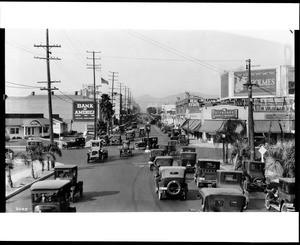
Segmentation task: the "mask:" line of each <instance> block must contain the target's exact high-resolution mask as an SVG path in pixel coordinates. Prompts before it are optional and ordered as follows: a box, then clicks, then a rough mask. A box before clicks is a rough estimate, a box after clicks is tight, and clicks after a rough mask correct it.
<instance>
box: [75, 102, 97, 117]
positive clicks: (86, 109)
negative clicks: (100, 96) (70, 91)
mask: <svg viewBox="0 0 300 245" xmlns="http://www.w3.org/2000/svg"><path fill="white" fill-rule="evenodd" d="M94 113H95V110H94V103H93V102H92V101H74V102H73V120H74V122H85V121H92V120H94Z"/></svg>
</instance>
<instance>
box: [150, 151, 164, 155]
mask: <svg viewBox="0 0 300 245" xmlns="http://www.w3.org/2000/svg"><path fill="white" fill-rule="evenodd" d="M163 154H164V152H163V151H153V152H151V156H163Z"/></svg>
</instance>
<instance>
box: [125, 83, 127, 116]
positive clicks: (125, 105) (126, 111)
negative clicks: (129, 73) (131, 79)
mask: <svg viewBox="0 0 300 245" xmlns="http://www.w3.org/2000/svg"><path fill="white" fill-rule="evenodd" d="M124 110H125V116H127V106H126V86H125V99H124Z"/></svg>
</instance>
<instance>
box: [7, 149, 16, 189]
mask: <svg viewBox="0 0 300 245" xmlns="http://www.w3.org/2000/svg"><path fill="white" fill-rule="evenodd" d="M13 158H14V152H13V151H12V150H10V149H8V150H6V153H5V170H6V172H7V180H8V183H9V186H10V187H11V188H13V186H14V184H13V181H12V178H11V170H13V168H14V164H13Z"/></svg>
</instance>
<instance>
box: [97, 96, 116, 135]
mask: <svg viewBox="0 0 300 245" xmlns="http://www.w3.org/2000/svg"><path fill="white" fill-rule="evenodd" d="M100 111H101V115H102V118H103V119H104V120H105V121H106V123H107V133H108V132H109V131H108V128H109V124H110V122H111V119H112V116H113V114H114V113H115V111H114V110H113V106H112V103H111V101H110V97H109V96H108V94H102V96H101V102H100Z"/></svg>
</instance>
